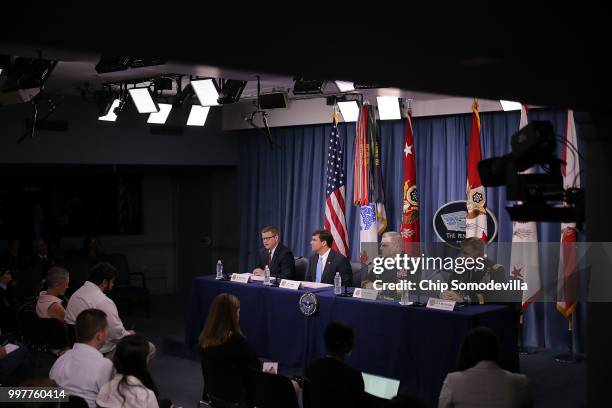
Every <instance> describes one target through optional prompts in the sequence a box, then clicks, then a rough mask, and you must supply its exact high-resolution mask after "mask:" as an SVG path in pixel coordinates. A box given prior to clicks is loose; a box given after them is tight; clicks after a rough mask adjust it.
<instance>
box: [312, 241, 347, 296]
mask: <svg viewBox="0 0 612 408" xmlns="http://www.w3.org/2000/svg"><path fill="white" fill-rule="evenodd" d="M333 243H334V238H333V237H332V234H331V233H330V232H329V231H327V230H317V231H315V232H313V233H312V239H311V240H310V247H311V248H312V252H314V255H312V256H311V257H310V259H309V264H308V271H307V272H306V281H309V282H321V283H329V284H332V285H333V284H334V277H335V276H336V272H340V276H341V277H342V285H343V286H351V285H352V284H353V271H352V269H351V263H350V262H349V260H348V259H347V258H346V257H345V256H344V255H342V254H341V253H339V252H336V251H334V250H333V249H332V248H331V246H332V244H333Z"/></svg>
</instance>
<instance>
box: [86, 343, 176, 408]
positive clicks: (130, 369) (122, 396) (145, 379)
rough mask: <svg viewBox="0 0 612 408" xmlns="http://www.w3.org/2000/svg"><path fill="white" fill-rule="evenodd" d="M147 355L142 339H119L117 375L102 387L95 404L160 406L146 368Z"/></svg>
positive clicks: (119, 407) (117, 407)
mask: <svg viewBox="0 0 612 408" xmlns="http://www.w3.org/2000/svg"><path fill="white" fill-rule="evenodd" d="M148 354H149V342H148V341H147V340H146V339H145V338H144V337H142V336H139V335H137V334H135V335H131V336H126V337H124V338H122V339H121V341H120V342H119V344H118V345H117V350H116V352H115V356H114V357H113V363H114V365H115V370H116V374H115V376H114V377H113V379H112V380H111V381H110V382H109V383H107V384H105V385H104V386H103V387H102V389H101V390H100V393H99V394H98V398H97V399H96V404H98V406H100V407H102V408H122V407H126V408H140V407H148V408H157V407H159V405H160V404H158V401H157V397H158V395H159V392H158V390H157V387H156V386H155V383H154V382H153V378H152V377H151V374H150V373H149V369H148V367H147V364H148V361H147V356H148ZM168 405H169V404H168Z"/></svg>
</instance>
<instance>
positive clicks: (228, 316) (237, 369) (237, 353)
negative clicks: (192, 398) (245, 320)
mask: <svg viewBox="0 0 612 408" xmlns="http://www.w3.org/2000/svg"><path fill="white" fill-rule="evenodd" d="M239 322H240V301H239V300H238V298H236V296H234V295H230V294H229V293H221V294H219V295H217V297H215V299H214V300H213V302H212V305H211V307H210V311H209V312H208V317H207V319H206V323H205V325H204V328H203V329H202V333H201V334H200V340H199V344H200V356H201V361H202V375H203V376H204V387H205V389H204V393H203V396H202V398H203V399H204V400H207V399H208V398H207V397H208V396H210V397H211V398H216V399H220V400H223V401H227V402H232V403H237V404H238V405H240V406H248V405H249V398H248V392H247V389H248V387H249V377H250V370H259V371H260V370H261V368H262V364H261V362H260V361H259V359H258V358H257V355H255V352H254V351H253V349H252V348H251V346H249V344H248V343H247V341H246V338H245V337H244V335H243V334H242V332H241V330H240V324H239ZM207 394H208V395H207Z"/></svg>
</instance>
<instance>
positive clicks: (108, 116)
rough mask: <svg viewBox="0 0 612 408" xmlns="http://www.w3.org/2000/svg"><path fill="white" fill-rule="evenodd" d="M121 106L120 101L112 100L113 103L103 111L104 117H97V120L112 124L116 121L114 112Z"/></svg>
mask: <svg viewBox="0 0 612 408" xmlns="http://www.w3.org/2000/svg"><path fill="white" fill-rule="evenodd" d="M120 104H121V99H119V98H117V99H113V101H112V102H111V103H110V104H108V105H107V108H106V109H105V110H104V115H102V116H100V117H98V120H103V121H106V122H114V121H116V120H117V113H115V110H116V109H117V108H118V107H119V105H120Z"/></svg>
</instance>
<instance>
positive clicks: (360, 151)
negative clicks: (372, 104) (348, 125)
mask: <svg viewBox="0 0 612 408" xmlns="http://www.w3.org/2000/svg"><path fill="white" fill-rule="evenodd" d="M368 109H369V105H367V104H363V106H362V107H361V112H360V113H359V119H358V120H357V132H356V135H355V180H354V191H353V202H354V203H355V204H356V205H368V204H369V203H370V200H369V194H368V193H369V190H368V186H369V178H368V175H369V167H368V165H369V154H368V142H367V130H368Z"/></svg>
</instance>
